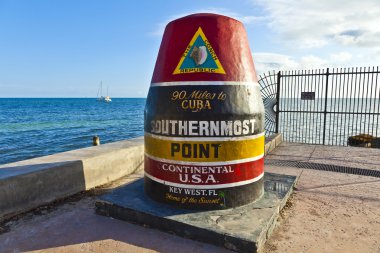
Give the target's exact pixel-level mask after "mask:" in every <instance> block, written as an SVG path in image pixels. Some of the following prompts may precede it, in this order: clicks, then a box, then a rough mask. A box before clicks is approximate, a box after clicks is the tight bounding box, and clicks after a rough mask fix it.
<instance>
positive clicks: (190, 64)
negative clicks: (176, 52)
mask: <svg viewBox="0 0 380 253" xmlns="http://www.w3.org/2000/svg"><path fill="white" fill-rule="evenodd" d="M199 72H203V73H217V74H226V72H225V71H224V69H223V66H222V64H221V63H220V61H219V59H218V56H217V55H216V53H215V51H214V49H213V48H212V46H211V44H210V42H209V41H208V39H207V38H206V35H205V34H204V33H203V31H202V28H200V27H199V28H198V30H197V32H196V33H195V34H194V36H193V38H192V39H191V41H190V43H189V45H188V46H187V47H186V50H185V52H184V53H183V54H182V56H181V59H180V60H179V63H178V65H177V67H176V68H175V70H174V72H173V75H176V74H186V73H199Z"/></svg>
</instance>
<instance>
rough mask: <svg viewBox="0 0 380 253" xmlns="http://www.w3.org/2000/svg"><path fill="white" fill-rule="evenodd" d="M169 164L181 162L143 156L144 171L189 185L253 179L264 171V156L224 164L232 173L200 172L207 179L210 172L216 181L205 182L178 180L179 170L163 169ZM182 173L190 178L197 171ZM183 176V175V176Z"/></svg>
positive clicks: (163, 178)
mask: <svg viewBox="0 0 380 253" xmlns="http://www.w3.org/2000/svg"><path fill="white" fill-rule="evenodd" d="M169 165H174V166H181V164H175V163H164V162H159V161H156V160H153V159H150V158H149V157H147V156H145V172H146V173H148V174H149V175H151V176H154V177H156V178H158V179H161V180H164V181H168V182H172V183H179V184H189V185H197V184H198V185H219V184H228V183H236V182H241V181H246V180H250V179H254V178H256V177H258V176H260V175H261V174H262V173H263V172H264V158H261V159H259V160H256V161H253V162H246V163H239V164H231V165H224V166H226V167H230V168H231V169H232V170H233V173H206V174H201V175H202V176H201V177H202V179H203V180H205V179H207V177H208V175H209V174H212V175H213V177H214V178H215V180H216V181H217V182H212V181H209V182H207V183H205V182H203V183H197V184H195V183H193V182H183V181H181V180H180V174H181V173H179V172H171V171H169V170H164V169H163V166H166V168H167V169H168V166H169ZM182 166H186V167H197V168H201V167H206V168H207V167H214V168H215V167H223V166H222V165H218V166H205V165H204V166H194V165H189V164H186V165H184V164H182ZM182 174H188V176H187V177H188V178H189V179H191V178H192V176H193V175H194V174H198V173H191V172H189V171H188V173H185V172H183V173H182ZM183 178H184V176H183Z"/></svg>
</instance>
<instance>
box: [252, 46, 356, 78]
mask: <svg viewBox="0 0 380 253" xmlns="http://www.w3.org/2000/svg"><path fill="white" fill-rule="evenodd" d="M351 58H352V55H351V54H350V53H348V52H339V53H336V54H331V55H329V57H328V58H327V59H324V58H321V57H318V56H315V55H306V56H302V57H298V58H296V57H291V56H289V55H284V54H274V53H263V52H262V53H254V54H253V60H254V62H255V67H256V72H257V74H258V75H261V74H263V73H266V72H269V71H273V70H275V71H279V70H301V69H320V68H327V67H343V66H346V65H347V64H349V63H350V60H351Z"/></svg>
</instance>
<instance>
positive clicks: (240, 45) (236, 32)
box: [152, 14, 257, 83]
mask: <svg viewBox="0 0 380 253" xmlns="http://www.w3.org/2000/svg"><path fill="white" fill-rule="evenodd" d="M199 27H201V28H202V30H203V32H204V34H205V36H206V37H207V39H208V40H209V42H210V44H211V46H212V48H213V49H214V51H215V53H216V55H217V57H218V58H219V61H220V63H221V64H222V66H223V68H224V70H225V72H226V74H216V73H186V74H177V75H173V71H174V70H175V68H176V66H177V65H178V62H179V61H180V59H181V55H182V54H183V53H184V51H185V49H186V47H187V46H188V44H189V42H190V41H191V39H192V37H193V36H194V34H195V32H196V31H197V30H198V28H199ZM178 81H252V82H257V77H256V72H255V67H254V64H253V60H252V54H251V51H250V49H249V44H248V40H247V35H246V31H245V29H244V26H243V24H242V23H241V22H239V21H237V20H235V19H232V18H229V17H226V16H221V15H216V14H194V15H190V16H186V17H183V18H180V19H177V20H174V21H172V22H170V23H169V24H168V25H167V26H166V29H165V32H164V36H163V39H162V42H161V46H160V51H159V53H158V58H157V62H156V66H155V68H154V73H153V77H152V83H157V82H178Z"/></svg>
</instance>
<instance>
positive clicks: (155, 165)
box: [144, 14, 265, 209]
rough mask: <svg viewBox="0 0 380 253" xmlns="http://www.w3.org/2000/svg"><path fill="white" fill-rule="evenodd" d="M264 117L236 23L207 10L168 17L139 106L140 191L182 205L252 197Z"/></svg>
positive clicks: (224, 204)
mask: <svg viewBox="0 0 380 253" xmlns="http://www.w3.org/2000/svg"><path fill="white" fill-rule="evenodd" d="M264 119H265V116H264V106H263V102H262V99H261V94H260V89H259V85H258V82H257V78H256V73H255V67H254V63H253V60H252V56H251V51H250V49H249V45H248V41H247V36H246V32H245V29H244V26H243V24H242V23H241V22H239V21H237V20H235V19H232V18H229V17H226V16H221V15H215V14H194V15H190V16H186V17H183V18H180V19H177V20H174V21H172V22H170V23H169V24H168V25H167V27H166V29H165V32H164V36H163V39H162V42H161V46H160V50H159V53H158V58H157V62H156V66H155V69H154V73H153V77H152V82H151V85H150V89H149V94H148V97H147V102H146V107H145V178H144V189H145V193H146V194H147V195H148V196H149V197H150V198H152V199H154V200H156V201H158V202H162V203H167V204H171V205H173V206H177V207H180V208H186V209H225V208H231V207H236V206H240V205H244V204H248V203H250V202H252V201H255V200H257V199H259V198H260V197H261V196H262V195H263V193H264V187H263V176H264Z"/></svg>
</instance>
